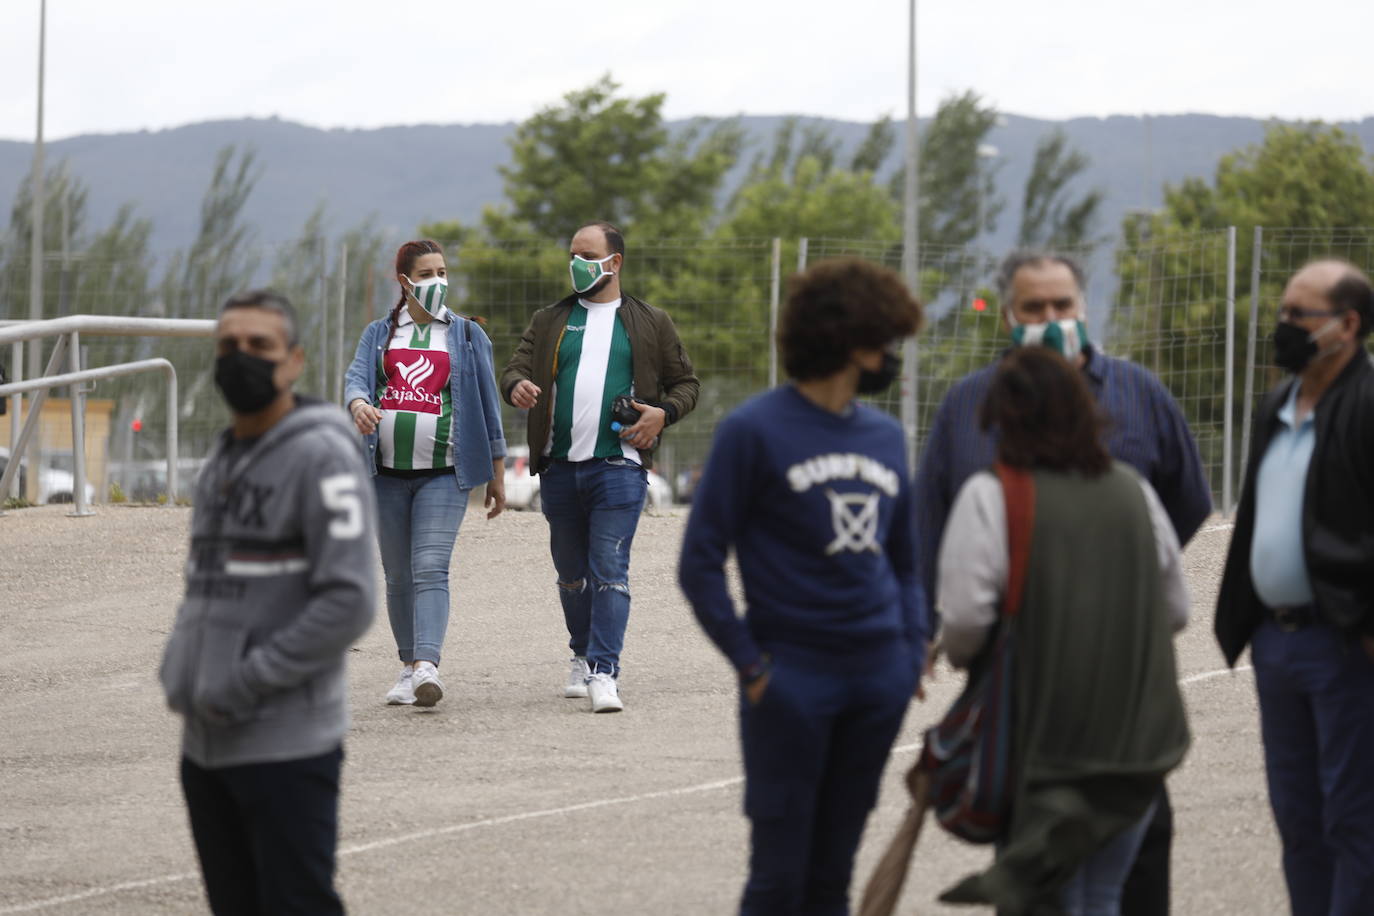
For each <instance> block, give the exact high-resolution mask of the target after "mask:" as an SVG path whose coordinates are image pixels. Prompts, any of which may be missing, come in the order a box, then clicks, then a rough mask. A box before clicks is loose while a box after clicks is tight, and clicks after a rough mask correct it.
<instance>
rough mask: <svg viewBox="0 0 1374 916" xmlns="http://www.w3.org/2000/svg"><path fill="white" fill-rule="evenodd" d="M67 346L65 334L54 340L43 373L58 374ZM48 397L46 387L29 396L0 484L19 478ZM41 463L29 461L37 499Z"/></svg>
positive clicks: (41, 423)
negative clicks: (22, 463) (26, 451)
mask: <svg viewBox="0 0 1374 916" xmlns="http://www.w3.org/2000/svg"><path fill="white" fill-rule="evenodd" d="M38 343H39V344H40V345H41V343H42V341H38ZM66 348H67V338H66V337H65V336H59V337H58V338H57V340H55V341H54V342H53V346H52V356H51V357H50V358H49V359H48V368H47V369H46V370H44V372H43V375H56V374H57V367H58V366H61V365H62V357H63V356H65V355H66ZM37 377H38V376H34V378H37ZM47 399H48V389H46V388H39V389H38V390H37V391H36V392H34V395H33V397H31V398H29V412H28V415H27V416H26V417H24V427H23V429H21V430H20V431H19V438H18V439H12V440H11V441H10V463H9V465H8V466H7V467H6V468H5V472H4V474H0V485H3V484H5V483H8V482H9V481H11V480H18V479H19V459H20V456H21V455H23V454H24V449H25V448H27V447H28V446H29V440H30V439H31V438H33V434H34V433H35V432H37V431H38V429H39V427H41V426H42V425H43V402H44V401H46V400H47ZM33 441H34V442H35V443H36V442H37V441H38V440H37V439H34V440H33ZM33 453H34V454H38V453H39V449H38V447H37V446H36V445H35V446H34V449H33ZM40 465H41V461H36V460H35V461H30V462H29V487H28V488H29V491H30V492H32V493H33V496H34V500H35V501H37V499H38V495H39V494H38V488H39V484H38V475H39V474H40V473H41V471H40V470H39V467H40ZM0 489H4V487H3V486H0ZM3 514H4V513H3V512H0V515H3Z"/></svg>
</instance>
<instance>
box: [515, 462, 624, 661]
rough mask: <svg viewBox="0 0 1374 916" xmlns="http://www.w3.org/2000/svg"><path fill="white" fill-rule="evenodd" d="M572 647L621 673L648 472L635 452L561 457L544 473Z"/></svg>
mask: <svg viewBox="0 0 1374 916" xmlns="http://www.w3.org/2000/svg"><path fill="white" fill-rule="evenodd" d="M539 476H540V478H541V480H540V485H539V490H540V493H539V499H540V502H542V503H543V506H544V517H545V518H546V519H548V522H549V550H550V552H551V553H552V554H553V566H554V569H555V570H556V571H557V573H558V597H559V600H560V601H561V602H562V604H563V621H564V623H566V624H567V627H568V647H569V648H570V649H572V651H573V654H574V655H582V656H586V659H587V665H588V666H589V667H590V668H591V670H592V673H594V674H595V673H597V672H605V673H608V674H610V675H612V676H613V677H614V676H616V675H619V673H620V650H621V648H622V647H623V646H624V645H625V624H626V622H627V621H628V620H629V617H630V544H631V543H632V542H633V541H634V536H635V528H636V527H638V525H639V514H640V512H642V511H643V509H644V497H645V494H646V493H647V492H648V477H647V475H646V473H645V471H644V469H643V468H642V467H640V466H639V465H638V464H636V463H634V462H633V461H630V460H629V459H627V458H593V459H591V460H589V461H560V460H555V461H553V462H552V463H551V464H550V465H549V467H548V469H547V470H545V471H544V472H543V473H542V474H540V475H539Z"/></svg>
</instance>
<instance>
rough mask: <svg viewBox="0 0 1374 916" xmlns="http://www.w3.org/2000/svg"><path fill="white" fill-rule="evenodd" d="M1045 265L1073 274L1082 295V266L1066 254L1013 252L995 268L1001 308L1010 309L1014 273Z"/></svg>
mask: <svg viewBox="0 0 1374 916" xmlns="http://www.w3.org/2000/svg"><path fill="white" fill-rule="evenodd" d="M1046 264H1062V265H1064V266H1065V267H1067V268H1068V269H1069V273H1071V274H1073V282H1074V283H1075V284H1077V285H1078V293H1079V295H1080V296H1081V295H1082V294H1083V287H1084V286H1085V285H1086V284H1087V281H1086V278H1085V276H1084V274H1083V265H1082V264H1079V263H1078V261H1076V260H1075V259H1073V258H1071V257H1069V256H1068V255H1066V254H1056V253H1054V252H1050V251H1013V252H1012V253H1011V254H1009V255H1007V256H1006V258H1004V259H1003V260H1002V266H1001V267H999V268H997V296H998V298H999V299H1001V301H1002V308H1004V309H1009V308H1011V282H1012V280H1014V279H1016V272H1017V271H1018V270H1020V269H1021V268H1023V267H1043V266H1045V265H1046Z"/></svg>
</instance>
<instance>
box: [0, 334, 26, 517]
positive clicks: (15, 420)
mask: <svg viewBox="0 0 1374 916" xmlns="http://www.w3.org/2000/svg"><path fill="white" fill-rule="evenodd" d="M10 365H11V366H12V367H13V369H14V381H16V382H22V381H23V380H24V342H23V341H22V340H16V341H15V342H14V343H12V344H10ZM23 409H24V396H23V395H22V394H20V393H18V392H15V393H14V394H12V395H10V461H18V460H19V450H18V449H17V448H15V444H16V443H18V442H19V425H20V417H19V414H20V413H21V412H22V411H23ZM4 495H5V496H7V497H9V498H10V499H17V498H18V497H19V475H18V474H15V475H14V476H13V477H11V478H10V485H9V490H8V491H7V492H6V493H5V494H4Z"/></svg>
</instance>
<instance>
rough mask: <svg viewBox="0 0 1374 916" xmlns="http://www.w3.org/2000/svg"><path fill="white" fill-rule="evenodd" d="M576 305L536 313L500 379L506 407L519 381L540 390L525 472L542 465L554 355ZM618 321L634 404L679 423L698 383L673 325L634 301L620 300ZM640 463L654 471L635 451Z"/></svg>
mask: <svg viewBox="0 0 1374 916" xmlns="http://www.w3.org/2000/svg"><path fill="white" fill-rule="evenodd" d="M577 299H578V297H577V296H575V295H573V296H568V297H566V298H564V299H561V300H559V301H558V302H555V303H554V304H553V305H550V306H546V307H544V308H542V309H540V310H539V311H537V312H535V313H534V317H532V318H531V319H530V324H529V327H527V328H526V329H525V333H524V335H523V336H521V338H520V343H519V345H517V346H516V348H515V353H513V354H512V355H511V358H510V362H508V363H506V369H505V371H504V372H502V373H501V386H500V387H501V396H502V397H504V398H505V399H506V403H510V402H511V400H510V394H511V391H512V390H513V389H514V388H515V386H516V385H517V384H519V383H520V382H521V381H524V380H526V379H528V380H529V381H531V382H534V384H535V385H536V386H537V387H538V388H539V402H538V403H537V404H535V405H534V407H532V408H530V411H529V415H528V417H527V418H526V432H527V435H528V439H529V446H530V467H531V469H532V470H533V471H534V472H535V473H538V472H539V471H542V470H544V468H545V466H546V465H547V459H545V458H544V457H543V456H544V446H545V444H546V443H547V442H548V441H549V432H550V427H551V426H552V424H553V381H554V379H553V362H554V355H555V354H556V353H557V352H558V342H559V340H560V339H561V338H562V335H563V329H564V328H566V327H567V325H568V316H569V315H570V314H571V313H572V309H573V306H574V305H575V304H576V303H577ZM620 320H621V322H622V323H623V324H624V325H625V333H626V335H627V336H628V337H629V338H630V352H631V358H632V359H633V361H634V385H635V397H636V399H638V400H641V401H644V402H646V403H648V404H653V405H654V406H655V407H661V408H663V410H664V413H666V414H667V418H666V423H667V424H668V425H671V424H673V423H676V422H678V421H679V420H681V419H682V418H683V417H685V416H687V414H689V413H690V412H691V411H692V408H693V407H695V406H696V404H697V395H698V393H699V392H700V390H701V382H700V381H699V380H698V379H697V376H696V372H695V370H693V368H692V361H691V360H690V359H688V358H687V351H686V349H684V348H683V346H682V340H681V339H680V338H679V337H678V336H677V328H675V327H674V326H673V320H672V319H671V318H669V317H668V313H667V312H665V311H663V309H660V308H655V307H654V306H652V305H649V304H648V303H645V302H641V301H640V300H638V299H636V298H634V297H633V296H622V298H621V302H620ZM512 406H513V405H512ZM639 460H640V464H642V465H644V467H646V468H649V467H653V451H652V450H650V449H640V450H639Z"/></svg>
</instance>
